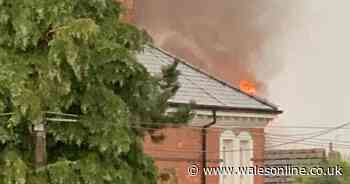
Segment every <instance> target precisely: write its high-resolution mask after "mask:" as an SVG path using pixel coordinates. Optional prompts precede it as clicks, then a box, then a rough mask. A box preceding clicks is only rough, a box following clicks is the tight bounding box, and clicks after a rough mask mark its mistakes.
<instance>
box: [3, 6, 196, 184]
mask: <svg viewBox="0 0 350 184" xmlns="http://www.w3.org/2000/svg"><path fill="white" fill-rule="evenodd" d="M121 10H122V8H121V5H120V4H118V3H116V2H115V1H114V0H85V1H81V0H30V1H28V0H11V1H10V0H0V113H9V112H11V113H13V114H12V115H11V116H0V151H1V153H0V184H12V183H13V184H44V183H50V184H79V183H81V184H100V183H101V184H108V183H125V184H137V183H156V170H155V167H154V165H153V161H152V160H151V159H150V158H149V157H147V156H146V155H144V153H143V150H142V135H143V133H144V131H143V129H140V128H141V127H143V126H144V125H143V124H142V123H141V122H156V123H157V124H154V125H148V126H151V127H156V128H162V127H163V126H161V125H159V123H162V122H176V123H185V122H186V121H187V120H189V118H191V116H190V108H189V107H184V108H180V110H179V111H178V112H175V113H172V114H166V113H165V112H166V110H167V108H168V106H167V104H166V102H167V100H168V99H169V98H171V97H172V96H173V95H174V94H175V92H176V91H177V89H178V87H179V85H178V83H177V76H178V72H177V71H176V64H174V65H172V66H169V67H167V68H165V69H164V70H163V76H162V77H160V78H155V77H152V76H150V74H149V73H148V72H147V71H146V69H145V68H144V67H143V66H142V65H141V64H139V63H138V62H137V61H136V57H135V54H136V53H137V52H140V51H141V50H142V48H143V46H144V45H145V44H147V43H148V42H149V41H150V38H149V37H148V36H147V34H145V33H144V32H142V31H140V30H138V29H137V28H135V27H133V26H131V25H128V24H125V23H122V22H121V21H120V20H119V15H120V13H121ZM46 111H55V112H64V113H70V114H79V115H80V119H79V121H78V122H74V123H69V122H66V123H62V122H48V123H47V126H46V128H47V141H48V142H47V147H48V165H47V166H46V167H42V168H40V169H34V166H33V154H34V153H33V142H32V136H33V132H32V127H33V125H35V124H38V123H41V122H43V121H44V120H45V119H44V117H45V115H46V114H45V113H44V112H46Z"/></svg>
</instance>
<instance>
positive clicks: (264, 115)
mask: <svg viewBox="0 0 350 184" xmlns="http://www.w3.org/2000/svg"><path fill="white" fill-rule="evenodd" d="M169 112H176V108H173V107H172V108H169V109H168V110H167V113H169ZM194 113H195V114H197V115H208V116H212V115H213V112H212V111H211V110H194ZM216 116H217V117H220V116H224V117H254V118H267V119H274V118H276V117H277V115H273V114H269V113H254V112H237V111H222V110H220V111H216Z"/></svg>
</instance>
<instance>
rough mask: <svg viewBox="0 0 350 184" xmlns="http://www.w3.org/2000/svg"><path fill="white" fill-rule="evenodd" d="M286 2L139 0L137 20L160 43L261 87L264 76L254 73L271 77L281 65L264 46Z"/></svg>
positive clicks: (280, 20)
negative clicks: (263, 52) (265, 53)
mask: <svg viewBox="0 0 350 184" xmlns="http://www.w3.org/2000/svg"><path fill="white" fill-rule="evenodd" d="M285 4H286V3H285V1H281V0H264V1H262V0H136V23H137V24H138V25H139V26H140V27H141V28H144V29H146V30H147V31H148V32H149V33H150V35H151V36H152V37H153V39H154V42H155V44H156V45H157V46H160V47H162V48H164V49H166V50H168V51H170V52H171V53H174V54H176V55H177V56H179V57H181V58H184V59H186V60H187V61H188V62H191V63H192V64H195V65H197V66H198V67H200V68H202V69H204V70H206V71H208V72H210V73H212V74H214V75H217V76H218V77H220V78H222V79H224V80H226V81H229V82H231V83H233V84H235V85H237V83H238V81H240V80H242V79H247V80H251V81H254V82H256V83H257V85H258V88H260V89H261V90H263V87H264V86H265V84H264V79H263V78H257V75H256V74H257V73H258V72H263V74H260V75H259V76H265V77H270V76H273V75H274V74H276V73H277V72H278V71H279V70H280V68H281V67H282V62H280V61H275V60H274V58H273V57H271V58H269V57H262V50H263V47H264V45H265V43H266V41H268V40H270V39H272V38H273V37H274V35H275V34H278V33H279V32H280V31H281V23H283V21H284V20H285V19H287V17H288V12H289V8H288V6H286V5H285ZM266 62H268V63H266ZM264 63H266V65H265V64H264ZM265 66H266V67H265ZM264 67H265V68H264Z"/></svg>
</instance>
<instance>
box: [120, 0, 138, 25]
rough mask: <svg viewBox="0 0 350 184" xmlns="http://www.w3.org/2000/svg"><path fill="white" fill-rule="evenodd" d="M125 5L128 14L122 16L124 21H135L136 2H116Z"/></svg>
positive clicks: (121, 0)
mask: <svg viewBox="0 0 350 184" xmlns="http://www.w3.org/2000/svg"><path fill="white" fill-rule="evenodd" d="M116 1H119V2H120V3H122V4H123V5H124V7H125V8H126V12H124V14H123V15H122V20H124V21H125V22H128V23H134V21H135V1H134V0H116Z"/></svg>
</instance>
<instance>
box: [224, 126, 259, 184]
mask: <svg viewBox="0 0 350 184" xmlns="http://www.w3.org/2000/svg"><path fill="white" fill-rule="evenodd" d="M252 158H253V142H252V138H251V136H250V134H249V133H248V132H241V133H240V134H239V135H238V136H236V135H235V134H234V133H233V132H232V131H231V130H226V131H224V132H223V133H222V134H221V136H220V159H221V160H222V162H221V166H234V167H238V166H247V167H249V166H253V162H252V160H251V159H252ZM220 184H253V176H220Z"/></svg>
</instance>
